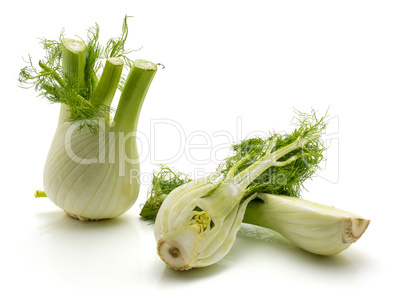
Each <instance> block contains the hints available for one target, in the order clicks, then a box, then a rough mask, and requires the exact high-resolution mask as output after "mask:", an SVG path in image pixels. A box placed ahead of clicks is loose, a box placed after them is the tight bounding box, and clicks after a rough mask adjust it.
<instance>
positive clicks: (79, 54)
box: [19, 17, 157, 220]
mask: <svg viewBox="0 0 402 300" xmlns="http://www.w3.org/2000/svg"><path fill="white" fill-rule="evenodd" d="M127 33H128V27H127V17H125V19H124V22H123V33H122V35H121V37H119V38H114V39H110V40H109V41H108V42H107V44H106V46H105V47H101V46H100V45H99V42H98V39H99V27H98V26H95V27H93V28H90V29H89V31H88V41H87V43H86V44H85V43H84V42H83V41H82V40H73V39H66V38H64V37H63V35H62V36H61V38H60V40H59V41H51V40H46V39H44V40H42V45H43V48H44V49H45V50H46V57H45V59H44V60H43V61H40V62H39V67H40V70H37V69H36V68H35V67H34V66H33V63H32V61H31V59H30V60H29V65H28V66H26V67H25V68H23V69H22V70H21V72H20V78H19V80H20V84H21V85H22V86H23V87H34V88H35V90H36V91H39V92H40V95H41V96H43V97H45V98H47V99H48V100H50V101H51V102H56V103H61V108H60V116H59V123H58V125H57V129H56V132H55V135H54V138H53V142H52V144H51V147H50V150H49V153H48V157H47V160H46V164H45V168H44V176H43V182H44V192H45V194H46V195H47V196H48V197H49V199H50V200H52V201H53V202H54V203H55V204H56V205H57V206H59V207H60V208H62V209H63V210H65V211H66V213H67V214H69V215H71V216H73V217H75V218H78V219H80V220H100V219H108V218H113V217H117V216H119V215H121V214H123V213H124V212H126V211H127V210H128V209H129V208H130V207H131V206H132V205H133V204H134V202H135V201H136V199H137V196H138V193H139V188H140V182H139V161H138V153H137V146H136V134H135V131H136V128H137V123H138V119H139V114H140V110H141V107H142V104H143V101H144V99H145V96H146V94H147V91H148V88H149V86H150V84H151V82H152V79H153V77H154V75H155V73H156V70H157V67H156V65H155V64H153V63H151V62H149V61H145V60H136V61H132V60H130V59H129V58H128V57H127V54H128V53H130V51H128V50H126V49H125V47H124V45H125V42H126V39H127ZM103 61H105V64H104V67H103V71H102V74H101V76H100V77H99V76H98V71H99V70H100V69H101V66H102V62H103ZM124 67H126V68H127V69H129V73H128V75H127V77H126V78H122V71H123V68H124ZM117 88H121V96H120V99H119V104H118V107H117V109H116V113H115V116H114V118H113V119H112V117H111V115H110V111H111V109H110V105H111V103H112V100H113V98H114V96H115V92H116V90H117ZM43 194H44V193H43ZM43 194H41V193H38V194H37V195H38V196H44V195H43Z"/></svg>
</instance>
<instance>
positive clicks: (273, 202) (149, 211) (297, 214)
mask: <svg viewBox="0 0 402 300" xmlns="http://www.w3.org/2000/svg"><path fill="white" fill-rule="evenodd" d="M309 121H311V119H310V120H309V117H306V116H304V118H303V119H302V120H301V126H300V128H299V130H296V131H295V132H294V133H293V134H290V135H285V136H283V137H278V135H274V137H275V136H276V142H277V143H278V142H279V144H282V145H283V146H284V145H286V144H289V143H291V141H292V140H294V139H295V138H296V136H297V135H299V134H301V132H302V130H300V129H301V128H303V127H304V126H306V124H308V123H309ZM316 125H320V126H322V127H321V129H319V128H318V127H316V128H315V130H316V131H320V130H322V129H323V127H324V125H325V124H323V123H322V120H321V121H318V122H317V124H316ZM307 126H308V125H307ZM307 128H308V127H307ZM310 134H312V133H310ZM268 140H274V138H270V139H268ZM284 141H286V142H284ZM283 142H284V143H283ZM252 145H254V146H255V145H264V141H263V140H260V139H257V140H255V139H250V140H245V141H243V142H241V143H239V144H236V145H234V146H233V150H234V151H235V155H234V156H232V157H229V158H228V159H226V160H225V162H224V166H225V167H226V168H224V169H223V170H222V169H221V170H220V171H218V173H217V174H216V175H215V176H219V175H220V176H225V173H227V172H229V170H231V168H232V167H233V166H234V165H235V164H236V161H241V160H242V159H245V160H246V159H247V157H248V156H249V155H251V156H252V155H253V154H254V155H255V153H256V152H258V151H256V150H255V148H254V147H252ZM268 149H269V148H268ZM322 151H323V147H322V144H320V143H319V142H317V140H315V143H312V142H310V143H307V145H306V146H305V147H304V152H301V153H299V154H296V153H292V154H290V155H288V156H287V157H286V160H280V163H279V164H278V163H277V167H274V166H272V167H270V168H269V169H268V170H267V171H265V172H264V173H263V176H260V177H259V178H258V179H257V180H254V182H252V184H250V185H249V186H248V188H247V189H246V193H245V196H244V197H243V199H242V200H241V201H243V204H242V205H243V206H242V207H241V208H239V207H236V208H235V209H234V210H233V211H236V210H237V214H238V215H237V216H236V220H235V222H234V223H232V221H230V222H226V220H225V222H226V225H229V226H228V228H226V230H225V228H224V227H221V228H220V229H218V230H220V232H215V236H216V237H214V238H210V239H208V240H206V236H207V234H206V233H204V232H203V233H202V234H201V235H203V236H198V235H197V233H194V231H195V232H197V230H196V229H197V227H200V226H201V228H206V229H203V230H204V231H208V230H210V231H211V232H212V231H213V228H215V222H216V221H213V222H212V223H210V227H209V228H208V221H209V219H211V217H210V215H207V213H208V214H209V212H210V211H212V212H213V210H214V209H215V207H218V206H217V205H218V204H217V203H214V202H213V200H215V199H213V200H211V198H208V197H206V196H208V194H207V195H204V197H201V198H202V200H201V199H192V198H193V197H196V196H197V195H199V194H201V195H202V194H203V193H204V192H205V191H204V189H205V190H209V188H210V187H209V186H211V184H213V182H214V180H213V178H208V179H206V180H202V181H197V182H192V181H191V179H189V178H188V177H187V176H186V175H185V174H183V173H178V172H177V173H176V172H173V171H172V170H171V169H169V168H168V167H166V166H162V167H161V169H160V171H159V172H156V173H155V174H154V179H153V182H152V186H151V189H150V193H149V194H150V196H149V198H148V200H147V202H146V203H145V204H144V205H143V207H142V210H141V213H140V215H141V216H142V217H143V218H155V217H156V218H157V219H158V218H160V220H162V219H164V218H165V223H164V224H163V225H161V224H160V223H159V224H156V225H155V226H157V225H158V226H159V227H158V229H156V228H155V236H156V238H157V239H158V234H159V235H160V234H161V233H160V231H161V229H160V227H163V226H166V227H168V226H172V227H176V228H177V229H173V233H170V234H168V238H165V239H166V240H169V245H174V246H172V247H170V248H167V249H163V248H162V246H163V245H164V242H163V241H164V239H163V238H162V242H160V240H161V239H160V238H159V241H158V247H159V254H160V255H161V256H162V259H163V260H165V261H166V262H167V264H168V265H170V266H171V267H173V268H175V269H179V270H185V269H189V268H191V267H200V266H206V265H208V264H211V263H213V262H214V261H217V260H218V259H219V258H221V257H223V256H224V254H225V251H226V252H227V251H228V249H230V247H231V244H232V243H233V240H234V238H235V237H234V235H235V232H236V231H237V229H238V227H237V226H239V222H240V221H241V220H242V221H243V222H244V223H250V224H253V225H257V226H263V227H266V228H269V229H272V230H275V231H277V232H279V233H280V234H282V235H283V236H284V237H286V238H287V239H288V240H289V241H291V242H292V243H294V244H295V245H297V246H299V247H301V248H302V249H304V250H307V251H309V252H312V253H315V254H320V255H333V254H337V253H339V252H341V251H343V250H345V249H347V248H348V247H349V246H350V245H351V244H352V243H354V242H356V241H357V240H358V239H359V238H360V236H361V235H362V234H363V233H364V231H365V229H366V228H367V226H368V224H369V222H370V221H369V220H367V219H364V218H362V217H360V216H358V215H356V214H352V213H349V212H346V211H343V210H340V209H337V208H334V207H328V206H325V205H321V204H318V203H313V202H310V201H307V200H302V199H299V198H296V197H299V196H300V188H301V187H302V185H303V182H304V181H305V180H306V179H307V178H310V177H311V176H312V175H313V174H314V172H315V171H316V169H317V167H318V164H319V162H320V161H321V158H322V157H321V152H322ZM307 153H309V154H307ZM260 155H261V153H260ZM292 155H293V156H292ZM295 155H296V156H295ZM301 155H302V156H303V157H304V160H303V159H300V158H301V157H300V156H301ZM297 156H299V157H298V159H296V158H295V157H297ZM247 164H248V165H251V164H252V163H247ZM243 168H244V167H243ZM209 179H211V180H209ZM184 191H187V194H186V193H185V192H184ZM208 193H210V192H208ZM271 193H274V194H276V195H272V194H271ZM170 194H174V197H171V196H170ZM233 195H236V193H233ZM228 197H231V195H230V194H228ZM179 198H180V200H179ZM207 199H208V200H207ZM169 200H170V201H171V202H170V204H168V206H165V205H164V204H163V203H164V202H165V201H169ZM186 201H187V202H188V206H186V205H185V203H183V202H186ZM216 201H222V202H225V201H227V198H226V197H221V198H220V199H219V197H218V198H216ZM241 201H240V203H242V202H241ZM194 203H196V205H197V206H196V208H195V209H194V210H193V211H192V212H191V214H193V215H194V217H193V218H192V219H191V221H190V222H189V223H190V224H189V225H188V226H187V227H186V226H183V227H184V228H180V226H182V225H181V224H182V223H181V222H182V221H181V219H179V218H185V213H184V211H188V209H189V208H190V207H194ZM247 203H248V204H247ZM223 205H224V203H223V204H222V203H220V204H219V207H222V206H223ZM164 206H165V207H166V209H165V210H163V211H164V213H165V216H161V217H159V215H160V212H159V210H160V209H162V208H163V207H164ZM169 208H170V210H172V211H173V210H175V211H176V212H175V214H173V213H172V211H167V210H169ZM201 208H207V209H208V211H207V213H206V212H205V211H203V210H202V209H201ZM244 209H245V212H244ZM231 213H233V212H231ZM243 214H244V217H243ZM215 215H216V214H215ZM208 217H209V218H208ZM220 217H222V216H220ZM175 218H176V219H175ZM231 218H234V216H231ZM187 219H188V217H187ZM215 219H216V218H215ZM169 224H173V225H169ZM211 224H213V225H211ZM188 227H190V228H191V227H192V229H189V228H188ZM212 227H213V228H212ZM157 230H158V232H157ZM162 230H163V229H162ZM191 230H193V234H190V232H191ZM201 231H202V230H200V229H198V232H201ZM170 235H171V236H172V237H170ZM209 235H211V233H209ZM189 237H191V239H188V240H187V238H189ZM203 239H205V240H206V241H204V240H203ZM207 243H209V244H207ZM204 244H206V245H208V246H207V247H206V246H205V245H204ZM161 245H162V246H161ZM200 245H204V249H209V250H210V251H209V252H206V251H205V250H203V252H201V251H199V248H200V247H202V246H200ZM217 245H220V246H219V247H217ZM165 247H166V246H165ZM197 247H198V248H197ZM194 249H198V250H194ZM166 250H167V251H166ZM194 251H195V252H194ZM197 251H199V254H198V255H197V257H196V258H195V257H194V256H195V255H194V253H197ZM214 251H215V252H214ZM202 255H203V256H204V257H206V258H203V260H201V259H200V257H202ZM172 257H174V258H172ZM186 261H191V262H190V263H189V264H187V265H185V266H184V267H183V264H184V263H185V262H186Z"/></svg>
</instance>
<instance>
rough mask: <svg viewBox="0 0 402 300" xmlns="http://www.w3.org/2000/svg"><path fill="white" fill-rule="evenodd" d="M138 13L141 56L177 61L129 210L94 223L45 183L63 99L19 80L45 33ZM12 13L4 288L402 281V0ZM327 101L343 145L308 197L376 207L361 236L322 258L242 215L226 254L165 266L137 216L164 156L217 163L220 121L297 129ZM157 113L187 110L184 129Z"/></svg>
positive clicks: (174, 293) (69, 5)
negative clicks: (56, 100) (298, 115)
mask: <svg viewBox="0 0 402 300" xmlns="http://www.w3.org/2000/svg"><path fill="white" fill-rule="evenodd" d="M89 3H91V4H89ZM126 13H127V14H128V15H132V16H133V18H131V19H130V20H129V26H130V33H129V40H128V45H129V47H130V48H131V49H138V48H140V47H142V49H141V50H140V51H138V52H134V53H133V58H134V59H135V58H144V59H148V60H151V61H153V62H156V63H163V64H164V65H165V66H166V68H165V69H161V68H160V69H159V70H158V72H157V75H156V77H155V79H154V82H153V84H152V86H151V89H150V91H149V94H148V97H147V99H146V101H145V103H144V106H143V110H142V114H141V117H140V122H139V125H138V130H139V131H141V132H143V133H144V135H145V136H147V138H148V139H149V143H148V145H145V148H144V151H143V153H142V160H143V163H142V165H141V168H142V172H143V174H144V180H143V181H144V182H143V185H142V187H141V192H140V196H139V198H138V200H137V202H136V204H135V205H134V206H133V207H132V209H131V210H129V211H128V212H127V213H126V214H124V215H123V216H121V217H119V218H117V219H115V220H110V221H103V222H96V223H82V222H79V221H76V220H73V219H71V218H69V217H67V216H66V215H65V214H64V212H63V211H62V210H61V209H59V208H58V207H56V206H55V205H54V204H53V203H52V202H51V201H50V200H49V199H45V198H43V199H35V198H34V197H33V192H34V191H35V190H36V189H38V188H39V189H40V188H42V172H43V165H44V162H45V159H46V155H47V151H48V149H49V146H50V143H51V140H52V137H53V133H54V130H55V128H56V124H57V120H58V111H59V107H58V106H57V105H49V104H48V103H47V102H46V100H44V99H40V98H37V97H36V94H35V92H34V91H33V90H23V89H20V88H18V87H17V76H18V72H19V69H20V68H21V67H22V66H23V65H24V64H23V60H22V58H23V57H27V54H28V53H31V55H32V56H33V59H34V61H35V59H36V60H39V59H40V58H41V57H42V56H41V55H43V52H42V51H41V49H40V46H39V45H38V40H37V38H38V37H46V38H50V39H57V38H58V36H59V33H60V31H61V29H62V28H64V29H65V32H66V35H67V36H71V37H73V36H74V35H76V34H77V35H79V36H82V37H85V34H86V32H85V30H86V29H87V28H88V27H89V26H92V25H94V24H95V22H97V23H98V24H99V25H100V27H101V38H102V39H103V40H106V39H107V38H109V37H110V36H117V35H119V34H120V28H121V22H122V19H123V17H124V15H125V14H126ZM0 14H1V18H0V22H1V26H0V30H1V38H2V40H1V50H0V51H1V70H2V71H1V72H0V77H1V78H0V82H1V90H2V98H1V102H2V110H3V113H2V118H3V122H2V129H1V139H0V141H1V147H0V151H1V156H0V157H1V158H2V163H1V173H2V175H3V176H2V180H1V219H0V222H1V224H0V230H1V248H0V251H1V255H0V259H1V261H0V263H1V265H0V272H1V274H2V275H3V277H4V279H1V281H0V284H1V288H0V295H1V296H0V297H1V298H2V299H16V298H18V299H22V298H21V297H23V296H24V297H29V298H32V297H35V298H36V297H37V298H38V299H39V298H40V299H84V298H88V297H91V298H93V299H95V298H96V299H106V298H109V299H110V297H115V298H116V299H135V298H137V299H138V297H140V296H141V297H144V296H145V297H148V299H149V297H153V296H161V297H167V298H168V299H170V298H172V299H173V298H174V299H192V298H204V299H205V298H213V299H218V298H217V297H216V295H218V294H219V295H222V296H224V297H225V298H229V297H233V296H241V297H245V296H247V297H249V298H252V297H262V298H264V299H265V298H266V299H293V298H296V297H297V298H302V299H307V298H308V299H335V298H338V297H346V299H351V297H352V296H359V297H361V298H363V297H367V296H376V297H385V296H386V295H394V296H393V297H392V298H393V299H395V298H397V297H398V296H400V295H401V292H400V287H399V286H398V285H400V280H399V279H400V278H399V279H398V277H400V276H399V275H400V268H401V267H402V265H401V259H400V257H401V255H400V254H401V250H402V248H401V246H400V242H399V240H400V235H401V233H400V224H399V218H400V215H401V212H400V210H401V207H402V205H401V202H402V199H401V192H400V186H401V175H400V170H401V158H400V151H401V142H400V139H401V134H400V132H401V131H400V130H401V124H400V114H401V113H400V105H399V103H400V102H401V96H402V86H401V82H402V18H401V15H402V6H401V2H400V1H386V0H383V1H354V0H348V1H341V0H338V1H253V0H249V1H199V2H196V1H136V0H130V1H118V0H115V1H111V2H108V1H106V2H101V1H96V2H93V1H74V0H71V1H68V2H60V3H58V4H56V2H54V1H41V0H39V1H14V2H8V4H7V8H6V7H3V9H2V10H1V12H0ZM328 107H330V109H329V114H330V116H331V117H332V118H333V119H332V123H330V127H329V128H330V130H329V131H328V132H327V137H326V139H327V140H328V141H332V143H331V144H332V145H331V146H333V147H331V148H330V150H329V151H328V156H327V158H328V164H327V165H325V166H324V170H322V171H321V172H320V173H319V176H318V177H317V178H315V179H314V180H313V181H310V182H308V183H307V185H306V186H307V187H308V190H309V191H305V192H303V198H305V199H309V200H313V201H316V202H320V203H324V204H329V205H333V206H336V207H339V208H342V209H345V210H349V211H351V212H354V213H357V214H360V215H362V216H364V217H366V218H369V219H371V224H370V226H369V228H368V230H367V231H366V233H365V234H364V235H363V236H362V238H361V239H360V240H359V241H358V242H357V243H356V244H354V245H352V246H351V247H350V248H349V249H348V250H346V251H344V252H343V253H341V254H340V255H337V256H334V257H318V256H314V255H311V254H308V253H306V252H304V251H301V250H299V249H297V248H296V247H294V246H292V245H290V244H289V243H287V242H286V241H285V240H284V239H283V238H281V237H279V236H277V235H275V234H273V233H272V232H268V231H260V232H257V233H259V236H260V238H256V237H255V236H254V237H253V235H255V233H256V232H255V230H256V229H255V228H254V229H253V228H249V227H245V228H242V229H241V231H240V233H239V234H238V238H237V240H236V243H235V245H234V246H233V248H232V250H231V251H230V253H229V254H228V255H227V256H226V257H225V258H224V259H223V260H221V261H220V262H219V263H218V264H216V265H214V266H211V267H208V268H204V269H198V270H191V271H188V272H175V271H172V270H170V269H168V268H166V267H165V265H164V264H163V263H162V261H161V260H160V259H159V258H158V256H157V254H156V250H155V241H154V238H153V225H152V224H151V223H149V222H144V221H143V220H141V219H140V218H139V216H138V213H139V211H140V204H142V203H144V202H145V200H146V194H147V189H148V186H149V180H148V179H149V174H151V173H152V171H153V170H154V169H156V166H155V165H156V163H157V162H159V161H160V160H162V161H163V160H168V159H170V158H172V157H173V156H174V155H175V153H176V154H177V152H178V149H180V142H181V143H187V144H185V149H184V150H183V151H182V152H180V153H179V155H178V157H177V159H175V160H174V161H172V162H171V163H170V165H171V166H172V167H175V168H177V169H179V170H182V171H184V172H193V171H194V169H196V168H202V169H204V170H206V171H207V172H208V171H209V172H210V171H212V170H213V169H214V168H215V167H216V165H217V162H216V159H213V160H208V158H210V153H211V148H213V147H214V146H217V145H220V144H221V143H223V142H227V141H226V140H222V139H220V138H219V137H218V136H217V135H216V133H218V132H222V131H225V132H228V133H230V134H231V135H232V136H233V141H231V142H234V141H238V140H240V139H242V138H245V137H246V136H247V135H248V134H250V133H253V132H255V131H263V132H268V131H270V130H272V129H275V130H277V131H281V130H291V129H292V127H290V126H289V123H290V121H291V119H292V117H293V116H294V114H293V109H294V108H295V109H299V110H301V111H310V109H311V108H314V109H318V110H319V113H324V112H325V111H326V109H327V108H328ZM161 119H165V120H170V122H175V123H177V124H180V126H181V128H182V129H183V130H184V136H183V132H182V133H181V134H179V131H177V130H176V129H175V128H174V127H172V126H170V125H169V124H167V123H165V124H162V123H160V120H161ZM239 120H241V122H240V121H239ZM152 122H153V123H152ZM155 122H156V123H158V122H159V123H158V125H157V126H156V127H154V129H152V126H151V124H155ZM239 122H240V123H239ZM239 128H240V130H239ZM201 131H202V132H203V133H202V134H203V135H204V136H210V137H211V140H210V145H207V146H205V145H204V146H205V148H206V149H200V150H194V149H193V152H191V151H190V149H189V146H190V144H196V143H199V144H200V143H201V144H205V143H206V140H205V139H204V140H203V138H202V137H200V136H198V137H196V138H194V139H193V140H190V141H189V139H188V137H191V134H192V133H194V132H198V133H200V132H201ZM200 134H201V133H200ZM214 134H215V136H214ZM183 138H184V140H183ZM180 139H181V140H180ZM197 139H198V140H197ZM211 143H212V144H211ZM180 151H181V150H180ZM220 155H223V153H220ZM223 157H224V156H223ZM194 159H206V162H204V164H203V165H200V163H199V162H197V161H194ZM217 159H219V157H217ZM147 175H148V176H147ZM117 297H119V298H117Z"/></svg>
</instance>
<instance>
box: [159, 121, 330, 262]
mask: <svg viewBox="0 0 402 300" xmlns="http://www.w3.org/2000/svg"><path fill="white" fill-rule="evenodd" d="M298 125H299V127H298V128H297V129H296V130H295V131H294V132H293V133H291V134H287V135H279V134H274V135H273V136H271V137H270V138H268V139H266V140H249V141H245V143H244V144H242V145H241V147H240V150H239V151H238V153H237V154H238V155H235V156H233V157H231V158H228V159H227V160H226V161H225V167H226V168H224V169H223V170H220V171H218V172H217V173H216V174H214V175H212V176H210V177H207V178H203V179H199V180H194V181H190V182H188V183H186V184H184V185H181V186H179V187H178V188H176V189H174V190H173V191H172V192H171V193H170V194H169V195H168V196H167V197H166V199H164V200H163V203H162V205H161V206H160V209H159V212H158V214H157V216H156V220H155V227H154V234H155V238H156V240H157V250H158V254H159V256H160V257H161V259H162V260H163V261H164V262H165V263H166V264H167V265H168V266H170V267H171V268H173V269H177V270H188V269H191V268H194V267H205V266H208V265H211V264H214V263H216V262H217V261H219V260H220V259H222V258H223V257H224V256H225V255H226V254H227V253H228V251H229V250H230V249H231V247H232V245H233V243H234V241H235V237H236V233H237V231H238V230H239V228H240V226H241V223H242V220H243V217H244V214H245V211H246V208H247V205H248V204H249V203H250V201H252V200H254V199H256V197H257V194H258V192H260V191H263V190H264V189H265V188H270V187H269V186H268V185H270V184H272V182H270V181H269V180H267V179H266V177H267V176H268V173H270V172H273V173H276V174H282V175H284V176H285V179H286V178H288V179H292V178H293V183H297V184H302V182H303V180H302V179H305V177H306V176H307V175H311V172H312V171H314V170H315V169H316V167H317V165H316V164H317V163H318V162H319V161H320V159H321V157H322V155H321V154H322V151H323V150H324V148H323V147H322V142H321V140H320V134H321V133H322V131H323V130H324V128H325V125H326V124H325V122H324V121H323V119H317V118H316V117H315V115H312V116H306V115H303V114H302V115H301V119H300V122H299V124H298ZM245 146H247V147H245ZM250 147H251V148H250ZM312 162H313V163H312ZM271 168H272V169H271ZM282 168H283V170H282ZM268 171H270V172H268ZM267 172H268V173H267ZM307 177H308V176H307ZM297 184H296V185H297ZM284 187H288V188H289V187H292V186H290V185H289V186H287V185H286V184H285V186H284ZM292 188H294V189H295V190H297V186H293V187H292Z"/></svg>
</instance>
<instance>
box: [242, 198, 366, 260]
mask: <svg viewBox="0 0 402 300" xmlns="http://www.w3.org/2000/svg"><path fill="white" fill-rule="evenodd" d="M256 198H257V199H258V200H255V201H252V202H250V204H249V205H248V207H247V210H246V213H245V215H244V219H243V222H245V223H250V224H254V225H258V226H262V227H266V228H269V229H272V230H275V231H276V232H278V233H280V234H282V235H283V236H284V237H285V238H287V239H288V240H289V241H291V242H292V243H293V244H295V245H297V246H299V247H300V248H302V249H304V250H307V251H309V252H311V253H315V254H320V255H334V254H338V253H339V252H342V251H344V250H345V249H347V248H348V247H349V246H350V245H351V244H353V243H354V242H356V241H357V240H358V239H359V238H360V237H361V236H362V234H363V233H364V231H365V230H366V228H367V227H368V225H369V224H370V220H368V219H365V218H363V217H361V216H359V215H356V214H353V213H350V212H347V211H344V210H341V209H338V208H335V207H331V206H326V205H322V204H318V203H315V202H311V201H307V200H303V199H299V198H295V197H289V196H278V195H270V194H257V195H256Z"/></svg>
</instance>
